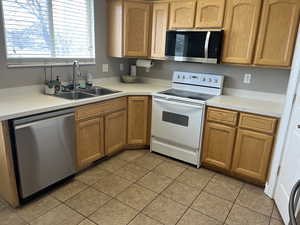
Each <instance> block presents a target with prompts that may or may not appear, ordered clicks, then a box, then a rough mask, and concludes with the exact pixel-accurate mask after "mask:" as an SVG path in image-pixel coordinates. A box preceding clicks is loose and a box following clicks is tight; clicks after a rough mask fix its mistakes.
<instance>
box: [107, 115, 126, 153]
mask: <svg viewBox="0 0 300 225" xmlns="http://www.w3.org/2000/svg"><path fill="white" fill-rule="evenodd" d="M126 126H127V113H126V110H122V111H119V112H114V113H111V114H109V115H107V116H106V117H105V154H107V155H110V154H112V153H115V152H117V151H120V150H122V149H123V148H124V146H125V144H126Z"/></svg>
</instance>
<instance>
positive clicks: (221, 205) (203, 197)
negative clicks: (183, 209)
mask: <svg viewBox="0 0 300 225" xmlns="http://www.w3.org/2000/svg"><path fill="white" fill-rule="evenodd" d="M231 207H232V203H231V202H230V201H227V200H223V199H220V198H218V197H215V196H213V195H211V194H207V193H206V192H202V193H201V194H200V195H199V197H198V198H197V199H196V201H195V202H194V203H193V205H192V208H193V209H195V210H198V211H200V212H201V213H203V214H205V215H208V216H210V217H212V218H214V219H216V220H218V221H220V222H222V223H223V222H224V221H225V219H226V217H227V216H228V213H229V212H230V209H231Z"/></svg>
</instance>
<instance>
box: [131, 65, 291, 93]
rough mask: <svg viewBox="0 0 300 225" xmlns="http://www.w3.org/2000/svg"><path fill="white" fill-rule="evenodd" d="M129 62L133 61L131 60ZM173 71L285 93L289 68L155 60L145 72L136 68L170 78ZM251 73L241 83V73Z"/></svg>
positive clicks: (232, 86)
mask: <svg viewBox="0 0 300 225" xmlns="http://www.w3.org/2000/svg"><path fill="white" fill-rule="evenodd" d="M131 63H135V62H134V61H131ZM173 71H186V72H201V73H215V74H222V75H225V83H224V86H225V87H227V88H238V89H247V90H253V91H265V92H272V93H279V94H285V92H286V88H287V85H288V80H289V74H290V70H284V69H270V68H258V67H242V66H231V65H212V64H199V63H182V62H170V61H164V62H161V61H155V62H154V67H153V68H151V70H150V72H149V73H147V72H146V71H145V69H144V68H139V69H138V75H139V76H146V77H151V78H161V79H172V73H173ZM245 73H251V74H252V82H251V84H244V83H243V75H244V74H245Z"/></svg>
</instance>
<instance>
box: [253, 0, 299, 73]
mask: <svg viewBox="0 0 300 225" xmlns="http://www.w3.org/2000/svg"><path fill="white" fill-rule="evenodd" d="M299 13H300V1H299V0H265V1H264V4H263V9H262V15H261V19H260V28H259V34H258V38H257V46H256V54H255V59H254V64H256V65H264V66H282V67H289V66H290V65H291V61H292V57H293V49H294V46H295V39H296V33H297V29H298V25H299Z"/></svg>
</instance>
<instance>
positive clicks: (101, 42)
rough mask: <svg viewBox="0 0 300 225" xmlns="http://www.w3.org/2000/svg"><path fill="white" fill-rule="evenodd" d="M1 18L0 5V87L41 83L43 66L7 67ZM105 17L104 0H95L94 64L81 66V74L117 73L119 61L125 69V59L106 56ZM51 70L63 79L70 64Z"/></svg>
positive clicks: (69, 71)
mask: <svg viewBox="0 0 300 225" xmlns="http://www.w3.org/2000/svg"><path fill="white" fill-rule="evenodd" d="M0 4H1V1H0ZM2 18H3V17H2V9H1V5H0V88H8V87H17V86H24V85H32V84H42V83H43V82H44V72H43V68H7V66H6V53H5V44H4V29H3V21H2ZM106 18H107V17H106V1H105V0H95V35H96V37H95V40H96V41H95V42H96V65H92V66H82V67H81V70H82V73H83V74H86V73H87V72H91V73H92V74H93V75H94V77H96V78H99V77H104V76H111V75H119V73H120V71H119V68H120V63H121V62H122V63H124V64H125V70H127V60H121V59H113V58H110V57H107V56H106V39H107V37H106V36H107V35H106V34H107V32H106ZM103 63H108V64H109V72H108V73H102V64H103ZM53 71H54V75H57V74H58V75H60V76H63V80H70V79H71V75H72V68H71V66H66V67H55V68H54V70H53ZM49 77H50V75H49Z"/></svg>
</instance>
